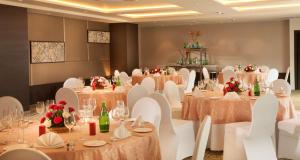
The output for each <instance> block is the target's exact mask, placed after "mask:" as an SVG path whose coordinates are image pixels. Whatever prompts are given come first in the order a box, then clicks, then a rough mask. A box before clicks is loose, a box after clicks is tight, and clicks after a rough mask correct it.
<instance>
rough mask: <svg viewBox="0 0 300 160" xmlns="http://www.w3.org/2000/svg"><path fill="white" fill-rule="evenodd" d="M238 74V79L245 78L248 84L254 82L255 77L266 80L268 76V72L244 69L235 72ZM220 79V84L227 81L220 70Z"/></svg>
mask: <svg viewBox="0 0 300 160" xmlns="http://www.w3.org/2000/svg"><path fill="white" fill-rule="evenodd" d="M235 74H236V76H237V78H238V79H241V80H243V81H244V82H245V83H247V84H254V83H255V79H256V78H257V79H258V81H264V80H265V79H266V78H267V74H266V73H261V72H244V71H239V72H235ZM218 81H219V83H220V84H223V83H225V82H224V79H223V73H222V72H219V74H218Z"/></svg>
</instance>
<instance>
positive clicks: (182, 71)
mask: <svg viewBox="0 0 300 160" xmlns="http://www.w3.org/2000/svg"><path fill="white" fill-rule="evenodd" d="M178 73H179V74H180V75H182V77H183V84H185V85H186V84H187V82H188V80H189V75H190V71H189V70H188V69H187V68H180V69H179V71H178Z"/></svg>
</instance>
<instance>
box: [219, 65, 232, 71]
mask: <svg viewBox="0 0 300 160" xmlns="http://www.w3.org/2000/svg"><path fill="white" fill-rule="evenodd" d="M227 70H231V71H233V72H234V67H233V66H225V67H224V68H223V69H222V72H224V71H227Z"/></svg>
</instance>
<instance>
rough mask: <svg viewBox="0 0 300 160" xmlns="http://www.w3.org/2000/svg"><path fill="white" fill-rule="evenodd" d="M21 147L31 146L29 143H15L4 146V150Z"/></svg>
mask: <svg viewBox="0 0 300 160" xmlns="http://www.w3.org/2000/svg"><path fill="white" fill-rule="evenodd" d="M20 148H31V146H30V145H29V144H13V145H9V146H6V147H4V148H3V150H5V151H8V150H12V149H20Z"/></svg>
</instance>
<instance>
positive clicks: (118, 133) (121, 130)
mask: <svg viewBox="0 0 300 160" xmlns="http://www.w3.org/2000/svg"><path fill="white" fill-rule="evenodd" d="M130 135H131V134H130V132H129V131H128V129H127V128H126V127H125V125H124V124H123V123H122V124H121V125H120V126H119V127H118V128H116V129H115V130H114V137H115V138H118V139H123V138H127V137H129V136H130Z"/></svg>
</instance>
